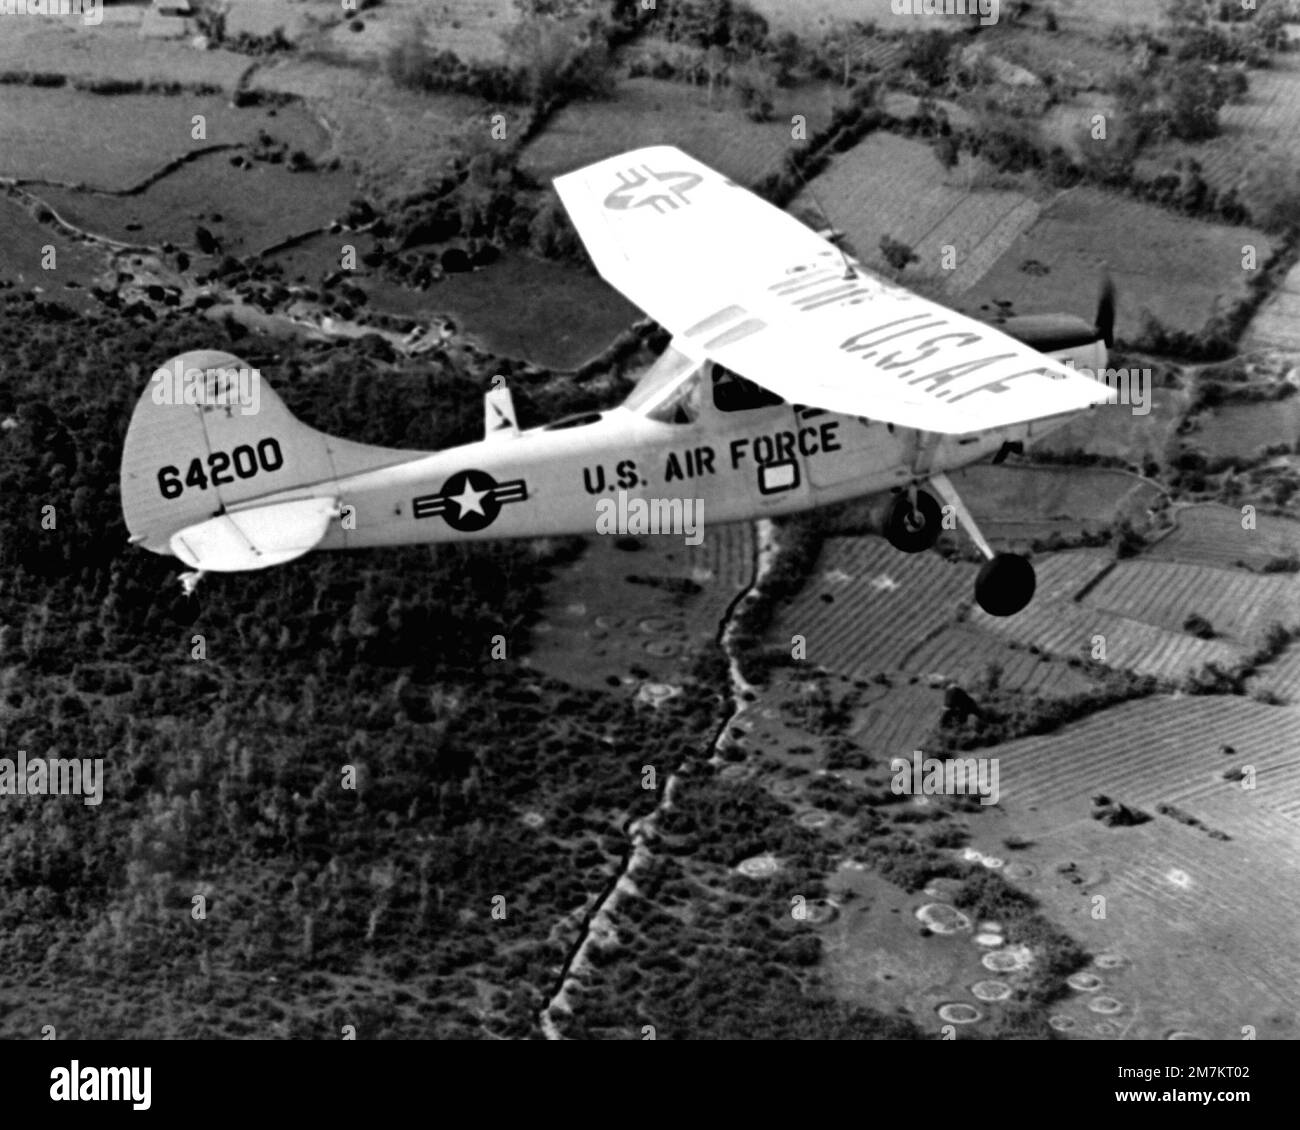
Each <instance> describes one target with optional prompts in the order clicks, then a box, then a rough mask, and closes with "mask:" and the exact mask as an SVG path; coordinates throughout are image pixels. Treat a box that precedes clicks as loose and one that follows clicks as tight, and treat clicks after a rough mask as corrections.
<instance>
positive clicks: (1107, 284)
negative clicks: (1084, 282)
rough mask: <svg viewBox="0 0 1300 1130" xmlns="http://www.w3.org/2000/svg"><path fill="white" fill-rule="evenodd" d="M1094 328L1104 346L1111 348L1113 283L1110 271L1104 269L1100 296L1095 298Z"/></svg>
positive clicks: (1113, 314) (1113, 302)
mask: <svg viewBox="0 0 1300 1130" xmlns="http://www.w3.org/2000/svg"><path fill="white" fill-rule="evenodd" d="M1096 330H1097V336H1098V337H1099V338H1101V340H1102V341H1104V342H1105V343H1106V348H1107V349H1110V348H1112V347H1113V346H1114V344H1115V284H1114V283H1113V282H1112V281H1111V277H1110V272H1109V271H1105V270H1103V271H1102V275H1101V297H1100V298H1099V299H1098V300H1097V322H1096Z"/></svg>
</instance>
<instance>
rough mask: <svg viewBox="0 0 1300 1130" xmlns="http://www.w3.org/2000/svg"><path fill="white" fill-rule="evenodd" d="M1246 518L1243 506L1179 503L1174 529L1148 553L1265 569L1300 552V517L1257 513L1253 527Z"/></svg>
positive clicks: (1222, 566)
mask: <svg viewBox="0 0 1300 1130" xmlns="http://www.w3.org/2000/svg"><path fill="white" fill-rule="evenodd" d="M1242 518H1243V515H1242V511H1241V510H1240V509H1239V508H1234V507H1231V506H1221V505H1219V504H1218V503H1204V504H1199V505H1196V506H1180V507H1177V508H1176V509H1175V510H1174V528H1173V530H1171V531H1170V532H1169V533H1168V534H1166V535H1165V536H1164V537H1162V538H1161V539H1160V540H1159V541H1157V542H1155V543H1154V544H1153V545H1152V546H1151V547H1150V548H1149V549H1148V550H1146V552H1145V553H1144V556H1145V557H1147V558H1150V559H1152V560H1165V561H1183V562H1187V563H1190V564H1200V565H1216V566H1218V567H1219V568H1220V569H1228V568H1231V567H1232V566H1234V565H1240V566H1245V567H1247V568H1251V569H1260V568H1262V567H1263V566H1265V565H1267V564H1268V562H1269V561H1272V560H1274V559H1276V558H1284V557H1291V556H1300V522H1296V521H1295V520H1294V519H1291V518H1280V517H1277V516H1275V515H1273V514H1268V513H1264V512H1257V513H1256V514H1255V516H1254V529H1248V528H1246V527H1244V526H1243V524H1242Z"/></svg>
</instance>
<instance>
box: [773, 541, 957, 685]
mask: <svg viewBox="0 0 1300 1130" xmlns="http://www.w3.org/2000/svg"><path fill="white" fill-rule="evenodd" d="M974 578H975V567H974V566H972V565H968V564H965V563H952V562H948V561H945V560H944V559H943V558H942V557H939V556H938V555H937V554H932V553H927V554H917V555H916V556H914V557H911V556H908V555H906V554H902V553H899V552H898V551H897V550H896V549H894V548H893V547H892V546H891V545H890V544H889V543H888V542H887V541H885V540H884V539H883V538H877V537H861V538H828V539H827V540H826V542H825V544H824V545H823V547H822V554H821V557H820V558H819V559H818V563H817V575H816V576H814V577H810V578H809V579H808V581H807V583H806V584H805V585H804V586H803V588H802V590H801V591H800V592H799V594H798V596H796V597H795V598H794V599H793V600H792V601H791V602H790V603H789V605H788V606H786V607H784V608H782V610H781V612H780V614H779V617H778V620H777V623H776V625H775V626H774V627H773V630H772V638H773V639H776V640H789V639H790V637H791V636H794V635H800V636H803V637H804V639H805V640H806V648H807V659H808V662H809V663H811V664H814V665H816V666H821V667H826V668H828V669H830V670H832V671H838V672H841V673H843V674H846V675H850V676H853V677H864V676H868V675H871V674H875V673H876V672H881V671H886V672H888V671H900V670H906V669H908V663H909V658H910V656H911V654H912V652H913V650H914V649H915V648H916V647H917V644H918V641H920V640H923V639H924V638H925V637H926V636H927V635H928V634H930V633H931V632H936V631H938V630H941V629H942V628H943V627H944V626H945V625H946V624H947V623H948V622H949V621H950V620H951V619H952V618H953V617H954V615H955V614H956V611H957V608H958V606H959V605H960V604H961V603H962V601H964V600H967V599H968V598H969V595H970V586H971V584H972V583H973V582H974Z"/></svg>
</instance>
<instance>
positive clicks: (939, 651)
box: [907, 575, 1093, 698]
mask: <svg viewBox="0 0 1300 1130" xmlns="http://www.w3.org/2000/svg"><path fill="white" fill-rule="evenodd" d="M1042 581H1043V578H1042V576H1041V575H1040V577H1039V584H1040V586H1041V585H1042ZM907 665H908V667H910V668H912V669H913V670H915V671H917V672H918V673H919V674H921V675H922V677H923V678H925V679H926V680H927V681H934V682H938V681H942V682H945V683H946V682H948V681H952V682H956V683H958V684H959V685H961V686H962V687H966V688H975V687H978V686H980V685H981V684H984V683H986V681H987V680H988V678H989V676H990V674H991V672H994V671H996V678H997V686H998V687H999V688H1001V689H1003V690H1010V691H1015V692H1016V693H1018V694H1026V695H1035V696H1037V697H1039V698H1069V697H1070V696H1071V695H1076V694H1083V693H1084V692H1085V691H1088V690H1090V689H1091V688H1092V686H1093V683H1092V680H1091V679H1089V678H1088V677H1087V676H1086V675H1085V674H1083V672H1082V671H1080V670H1079V669H1078V668H1077V667H1071V666H1070V665H1069V664H1067V663H1062V662H1060V661H1059V660H1053V659H1050V658H1048V657H1047V656H1044V655H1034V654H1033V653H1031V652H1029V651H1027V650H1025V649H1023V648H1018V647H1012V646H1010V645H1009V644H1007V643H1006V642H1004V641H1002V640H999V639H997V638H996V637H994V636H990V635H989V634H988V633H986V632H982V631H980V630H979V629H978V628H976V627H973V626H972V625H970V624H965V623H959V624H953V625H952V626H951V627H948V628H945V629H944V630H943V631H942V632H940V633H939V634H938V635H937V636H931V637H927V638H926V640H925V641H924V642H923V643H922V644H921V645H920V646H919V647H918V648H917V649H916V650H915V651H914V652H913V653H912V654H911V655H910V656H908V660H907Z"/></svg>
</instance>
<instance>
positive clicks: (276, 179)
mask: <svg viewBox="0 0 1300 1130" xmlns="http://www.w3.org/2000/svg"><path fill="white" fill-rule="evenodd" d="M41 195H42V199H44V200H45V201H46V203H48V204H49V205H50V207H51V208H53V209H54V210H55V211H56V212H57V213H58V214H59V215H60V216H61V217H62V218H63V219H64V220H66V221H68V222H69V223H71V224H73V225H75V226H76V227H78V228H81V229H82V230H86V231H92V232H95V233H96V234H98V235H105V236H108V237H109V238H111V239H116V240H120V241H121V242H124V243H134V242H138V241H140V239H141V235H140V233H141V232H143V231H145V230H146V228H147V229H148V231H149V235H150V238H152V239H156V240H158V242H159V243H160V244H161V243H162V242H170V243H173V244H175V245H177V246H179V247H193V246H194V242H195V237H194V232H195V227H196V225H199V224H203V225H206V226H207V227H208V228H209V229H210V230H211V231H212V233H213V235H214V236H215V237H216V238H217V239H218V240H219V241H220V243H221V245H222V248H223V249H224V251H225V252H226V253H228V254H233V255H253V254H256V253H257V252H260V251H262V250H264V249H266V248H267V247H270V246H272V245H273V244H275V243H278V242H279V241H280V240H282V239H286V238H288V237H289V236H292V235H300V234H302V233H303V232H307V231H311V230H313V229H316V228H321V227H325V226H326V225H327V224H329V223H330V222H331V221H332V220H334V219H336V218H337V217H339V216H340V215H342V214H343V213H344V212H345V211H346V209H347V205H348V201H349V200H350V199H351V198H352V197H353V196H355V195H356V184H355V182H354V181H353V179H352V175H351V174H350V173H346V172H341V171H340V172H312V173H291V172H290V171H289V170H288V168H287V167H286V166H285V165H283V164H280V165H270V164H264V163H262V162H254V163H253V164H252V165H250V166H247V167H244V168H235V167H233V166H232V165H231V164H230V161H229V159H228V156H227V154H224V153H211V154H206V155H204V156H203V157H200V158H198V159H197V160H195V161H191V162H190V163H188V164H186V165H183V166H181V167H180V168H179V169H177V170H176V171H175V172H173V173H171V174H170V175H168V176H166V177H163V178H162V179H161V180H159V181H157V182H155V183H154V184H152V185H150V186H149V188H147V189H145V191H144V192H141V193H138V194H137V195H134V196H107V195H102V194H98V193H86V192H76V191H74V190H72V189H65V188H46V189H42V192H41ZM214 216H220V219H216V218H214Z"/></svg>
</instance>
